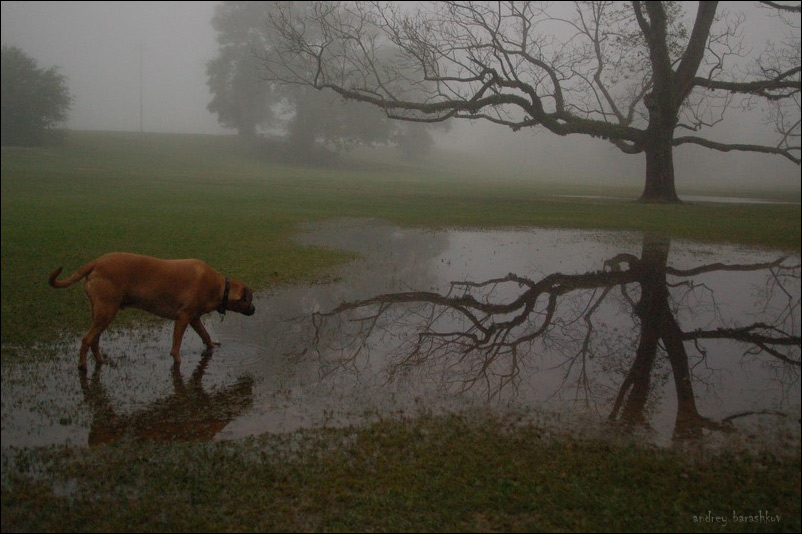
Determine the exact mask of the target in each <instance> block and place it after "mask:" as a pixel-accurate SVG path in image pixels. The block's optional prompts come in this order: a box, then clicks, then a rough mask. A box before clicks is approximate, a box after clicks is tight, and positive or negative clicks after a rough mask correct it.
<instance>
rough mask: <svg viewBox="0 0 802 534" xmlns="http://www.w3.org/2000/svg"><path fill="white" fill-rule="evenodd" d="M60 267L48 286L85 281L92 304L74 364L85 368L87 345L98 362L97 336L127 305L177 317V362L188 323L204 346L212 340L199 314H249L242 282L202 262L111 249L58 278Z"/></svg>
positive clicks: (250, 294) (250, 296)
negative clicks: (79, 352) (79, 353)
mask: <svg viewBox="0 0 802 534" xmlns="http://www.w3.org/2000/svg"><path fill="white" fill-rule="evenodd" d="M59 274H61V267H59V268H58V269H56V270H55V271H53V273H52V274H51V275H50V285H51V286H53V287H56V288H61V287H67V286H69V285H71V284H74V283H75V282H77V281H78V280H81V279H83V284H84V291H86V296H87V297H89V303H90V304H91V305H92V326H91V328H90V329H89V332H87V333H86V335H85V336H84V337H83V338H82V339H81V355H80V359H79V361H78V366H79V367H80V368H82V369H86V353H87V351H88V350H89V348H90V347H91V349H92V355H93V356H94V357H95V361H96V362H97V363H102V362H103V356H102V355H101V353H100V345H99V342H100V334H102V333H103V331H104V330H105V329H106V328H107V327H108V326H109V324H111V321H112V320H113V319H114V316H115V315H117V310H119V309H121V308H126V307H131V308H139V309H141V310H145V311H148V312H150V313H153V314H156V315H158V316H160V317H164V318H166V319H173V320H175V330H174V331H173V348H172V350H171V351H170V354H172V356H173V359H174V360H175V364H176V365H178V364H180V363H181V354H180V350H181V340H182V339H183V337H184V332H185V331H186V329H187V325H191V326H192V328H193V329H194V330H195V332H197V333H198V335H199V336H200V337H201V339H202V340H203V342H204V343H205V344H206V347H207V348H209V349H211V348H212V347H214V346H216V345H219V343H215V342H214V341H212V338H211V337H210V336H209V333H208V332H207V331H206V328H204V327H203V324H202V323H201V316H202V315H204V314H206V313H209V312H211V311H214V310H217V311H218V312H220V313H225V312H226V310H231V311H235V312H239V313H242V314H244V315H253V313H254V311H255V309H254V307H253V302H252V300H253V292H252V291H251V290H250V289H249V288H248V287H247V286H245V285H244V284H242V283H241V282H237V281H236V280H229V279H228V278H226V277H225V276H223V275H222V274H220V273H218V272H217V271H215V270H214V269H212V268H211V267H209V266H208V265H206V264H205V263H204V262H202V261H200V260H160V259H158V258H152V257H150V256H141V255H139V254H129V253H126V252H113V253H111V254H106V255H104V256H101V257H99V258H98V259H96V260H94V261H90V262H89V263H87V264H86V265H84V266H83V267H81V268H80V269H78V270H77V271H75V272H74V273H73V274H72V275H70V276H69V277H68V278H66V279H64V280H62V281H58V280H56V278H58V275H59Z"/></svg>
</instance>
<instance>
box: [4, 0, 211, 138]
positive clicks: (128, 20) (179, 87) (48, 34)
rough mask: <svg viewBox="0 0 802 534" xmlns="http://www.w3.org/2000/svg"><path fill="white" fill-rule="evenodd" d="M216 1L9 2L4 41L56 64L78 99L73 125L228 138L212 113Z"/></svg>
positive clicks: (41, 62) (41, 61)
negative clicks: (209, 73) (209, 65)
mask: <svg viewBox="0 0 802 534" xmlns="http://www.w3.org/2000/svg"><path fill="white" fill-rule="evenodd" d="M216 4H217V2H6V1H4V2H2V4H1V5H2V19H0V21H1V22H2V41H3V44H4V45H14V46H17V47H19V48H20V49H22V51H23V52H25V53H26V54H27V55H29V56H31V57H33V58H34V59H35V60H36V61H37V62H38V63H39V66H40V67H44V68H49V67H52V66H57V67H58V68H59V72H61V74H63V75H65V76H66V77H67V78H68V83H69V88H70V91H71V92H72V94H73V95H74V96H75V102H74V105H73V108H72V109H71V111H70V119H69V122H68V127H70V128H73V129H83V130H134V131H138V130H139V97H140V91H139V82H140V53H141V58H142V109H143V128H144V130H145V131H149V132H188V133H217V132H223V131H224V130H222V129H221V128H220V127H219V126H218V125H217V120H216V117H215V116H214V115H212V114H211V113H209V112H208V111H207V110H206V106H207V104H208V103H209V101H210V100H211V95H210V94H209V91H208V88H207V86H206V62H207V61H209V60H210V59H212V58H213V57H214V55H215V54H216V52H217V43H216V41H215V33H214V30H213V29H212V27H211V19H212V16H213V14H214V6H215V5H216Z"/></svg>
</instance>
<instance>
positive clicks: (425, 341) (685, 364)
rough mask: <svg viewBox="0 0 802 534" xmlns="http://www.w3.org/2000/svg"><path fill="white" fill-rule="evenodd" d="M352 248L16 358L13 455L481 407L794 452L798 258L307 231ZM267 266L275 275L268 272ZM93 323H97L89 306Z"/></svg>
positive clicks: (586, 242) (534, 234)
mask: <svg viewBox="0 0 802 534" xmlns="http://www.w3.org/2000/svg"><path fill="white" fill-rule="evenodd" d="M301 239H302V241H303V242H304V243H305V244H307V245H309V246H326V247H333V248H338V249H346V250H352V251H355V252H357V253H358V254H359V259H358V260H355V261H353V262H351V263H349V264H347V265H345V266H343V267H342V268H341V269H339V270H337V271H336V272H332V273H330V274H328V275H326V276H324V277H323V278H322V279H321V280H320V281H319V283H316V284H312V285H308V286H298V287H288V288H279V289H274V290H271V291H269V292H267V293H264V294H262V295H259V296H258V300H257V301H256V303H255V304H256V310H257V312H256V314H255V315H254V316H253V317H244V316H238V315H236V314H228V315H226V317H225V319H224V320H223V321H221V320H220V316H219V315H218V314H216V313H214V314H210V315H209V316H207V317H206V318H205V319H204V323H205V324H206V326H207V329H208V330H209V331H210V333H211V334H212V337H213V338H214V339H216V340H217V341H220V342H222V345H221V347H219V348H218V349H216V350H215V351H214V352H211V353H208V352H207V353H204V351H203V346H202V343H201V342H200V340H199V339H198V338H197V336H195V335H194V333H193V332H191V331H188V332H187V334H186V337H185V341H184V344H183V347H182V352H183V363H182V365H181V368H180V369H179V370H176V369H173V366H172V358H171V357H170V356H169V348H170V344H171V340H170V336H171V330H172V327H171V325H170V324H166V323H165V324H164V326H161V327H157V328H148V329H140V330H137V331H135V332H131V331H124V330H119V329H118V330H115V329H114V326H113V325H112V328H111V329H110V330H109V332H108V333H107V334H104V337H103V338H102V339H101V346H102V348H103V350H104V352H105V353H106V354H107V355H108V357H109V360H110V363H109V364H107V365H104V366H102V367H101V368H99V369H95V370H93V369H92V365H93V363H92V362H91V360H90V371H89V374H88V375H83V374H81V373H80V372H79V371H78V370H77V368H76V364H77V353H78V346H79V340H78V339H75V340H70V341H69V342H68V343H66V344H65V345H64V346H63V347H62V348H59V353H60V356H59V357H58V358H56V360H55V361H53V362H50V363H38V362H33V363H26V364H15V365H3V370H2V373H3V375H2V422H3V447H11V446H30V445H45V444H53V443H71V444H76V445H96V444H100V443H108V442H112V441H115V440H119V439H156V440H176V439H182V440H208V439H237V438H241V437H244V436H248V435H253V434H260V433H263V432H288V431H293V430H296V429H299V428H310V427H316V426H323V425H347V424H355V423H361V422H365V421H370V420H373V419H375V418H378V417H396V416H407V415H414V414H416V413H420V412H427V413H428V412H430V413H445V412H462V411H466V410H471V409H482V410H487V409H489V410H493V411H498V412H499V413H514V414H518V415H519V416H520V417H522V418H525V419H530V420H535V421H536V422H537V423H538V424H543V425H546V426H549V427H550V428H552V429H554V431H555V432H567V433H576V434H583V433H590V434H592V435H600V434H604V435H607V434H610V435H612V434H623V435H629V436H632V435H635V436H638V439H643V440H647V441H650V442H654V443H658V444H663V445H664V444H669V443H672V442H676V441H678V440H696V441H698V442H702V443H705V444H709V445H711V446H718V445H720V444H722V443H726V444H742V443H761V444H769V445H776V446H787V445H788V443H789V442H790V443H791V446H796V447H797V448H798V446H799V445H798V444H799V434H800V432H799V417H800V381H799V371H800V364H799V362H800V337H799V336H800V280H799V275H800V269H799V263H800V259H799V257H798V256H796V255H795V256H792V257H784V256H785V255H783V254H780V253H778V252H776V251H771V250H758V249H748V248H743V247H735V246H710V245H701V244H696V243H691V242H683V241H673V242H670V241H669V240H667V239H664V238H661V237H659V236H651V235H647V236H644V235H641V234H638V233H602V232H580V231H565V230H543V229H520V230H505V231H479V230H477V231H465V230H459V231H457V230H449V231H426V230H415V229H402V228H398V227H395V226H393V225H390V224H386V223H383V222H380V221H364V220H353V221H337V222H332V223H328V224H326V225H322V226H317V227H313V228H312V227H310V228H309V229H308V232H307V233H305V234H304V235H303V236H302V238H301ZM267 268H269V266H268V267H267ZM87 321H88V318H87Z"/></svg>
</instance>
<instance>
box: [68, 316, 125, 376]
mask: <svg viewBox="0 0 802 534" xmlns="http://www.w3.org/2000/svg"><path fill="white" fill-rule="evenodd" d="M116 312H117V310H116V309H114V310H112V312H111V313H109V312H108V311H102V312H100V313H98V312H97V311H96V310H94V313H93V318H92V326H91V327H90V328H89V332H87V333H86V335H85V336H84V337H83V338H81V353H80V358H79V360H78V367H80V368H81V369H86V354H87V352H89V349H90V348H91V349H92V356H94V357H95V363H97V364H101V363H103V361H104V359H103V354H101V352H100V334H102V333H103V331H104V330H106V328H108V326H109V325H110V324H111V321H112V320H113V319H114V316H115V315H116Z"/></svg>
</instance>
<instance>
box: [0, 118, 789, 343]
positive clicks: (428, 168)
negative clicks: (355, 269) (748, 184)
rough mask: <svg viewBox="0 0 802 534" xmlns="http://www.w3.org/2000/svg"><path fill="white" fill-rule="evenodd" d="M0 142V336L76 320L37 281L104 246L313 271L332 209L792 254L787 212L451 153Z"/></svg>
mask: <svg viewBox="0 0 802 534" xmlns="http://www.w3.org/2000/svg"><path fill="white" fill-rule="evenodd" d="M2 150H3V152H2V273H3V274H2V332H3V344H4V345H6V344H18V343H29V342H33V341H42V340H48V339H52V338H53V335H54V334H57V333H59V332H61V331H63V330H64V329H65V328H66V329H67V330H69V331H71V332H74V331H76V330H79V329H81V328H84V327H85V322H86V317H85V312H86V309H85V304H84V302H83V299H84V296H83V295H82V294H81V292H80V291H69V292H63V293H61V294H59V295H58V298H54V293H53V290H52V289H51V288H50V287H49V286H48V285H47V283H46V280H47V276H48V274H49V273H50V272H51V271H52V270H53V269H55V268H56V267H59V266H64V269H65V271H71V270H72V269H75V268H77V267H78V266H80V265H81V264H83V263H84V262H86V261H88V260H90V259H92V258H95V257H97V256H99V255H100V254H103V253H105V252H110V251H114V250H125V251H132V252H139V253H143V254H150V255H154V256H160V257H166V258H179V257H198V258H201V259H203V260H205V261H207V262H208V263H209V264H211V265H212V266H214V267H215V268H217V269H218V270H220V271H222V272H226V273H228V274H230V275H231V276H234V277H236V278H239V279H241V280H244V281H246V282H247V283H249V284H250V285H251V286H253V287H255V288H262V289H264V288H267V287H269V286H271V285H274V284H287V283H296V282H301V281H304V280H310V279H312V278H313V277H315V276H316V275H318V274H319V273H320V272H321V270H323V269H325V268H327V267H329V266H331V265H333V264H335V263H337V262H340V261H342V260H343V259H344V255H343V254H342V253H338V252H337V251H332V250H321V249H311V248H305V247H301V246H299V245H298V244H296V243H295V242H294V241H293V236H294V235H296V234H297V233H298V232H299V229H300V227H301V225H302V224H303V223H305V222H310V221H317V220H321V219H327V218H333V217H377V218H382V219H387V220H390V221H393V222H395V223H398V224H402V225H422V226H430V227H444V226H471V227H490V226H540V227H561V228H599V229H621V230H643V231H661V232H665V233H667V234H670V235H671V236H673V237H677V238H689V239H696V240H701V241H713V242H722V241H730V242H733V241H734V242H739V243H744V244H747V245H760V246H771V247H778V248H783V249H789V250H799V247H800V209H799V206H779V205H755V204H743V205H727V204H699V203H696V204H684V205H678V206H655V205H643V204H640V203H637V202H634V201H621V200H588V199H585V200H583V199H577V198H571V199H567V198H560V197H556V196H554V195H555V194H559V193H567V192H573V193H575V194H588V195H593V194H598V193H599V192H601V191H602V188H601V187H599V186H592V185H590V186H588V187H586V188H583V189H578V188H577V186H574V189H569V187H568V186H565V185H562V186H561V185H559V184H558V185H554V184H553V183H552V184H551V185H549V186H545V185H544V184H543V182H542V181H540V180H539V178H540V177H538V176H536V175H534V176H533V177H532V179H531V181H522V180H521V179H520V178H514V179H513V178H505V176H504V175H503V174H502V171H499V170H496V171H495V172H496V173H498V174H496V175H493V172H494V171H493V168H492V167H490V166H483V165H475V166H473V167H472V170H471V171H466V170H465V168H471V166H470V165H468V166H467V167H463V166H458V165H457V164H456V163H454V162H453V161H452V162H451V163H449V164H442V165H435V164H431V163H430V164H417V165H412V164H406V163H403V162H402V161H400V160H399V159H398V156H397V155H395V154H394V153H389V154H388V153H383V154H381V156H380V157H377V156H371V157H362V158H361V159H352V160H350V161H346V162H343V164H342V165H340V166H339V167H337V168H334V169H324V168H320V167H303V166H288V165H278V164H274V163H270V162H268V161H265V160H263V159H260V158H259V157H258V156H257V154H256V153H255V152H254V151H253V150H252V149H251V148H250V147H249V146H248V145H246V144H244V143H242V142H241V141H240V140H239V139H237V138H235V137H226V136H191V135H155V134H152V135H145V136H140V135H137V134H124V133H88V132H84V133H73V134H71V135H70V136H69V138H68V143H67V144H66V145H65V146H61V147H50V148H35V149H19V148H3V149H2ZM549 179H552V180H553V177H549ZM606 190H607V191H608V192H610V188H606ZM612 191H613V192H614V193H615V194H616V195H622V194H623V195H628V196H630V197H631V198H633V199H635V198H637V196H638V193H639V191H638V190H637V189H614V190H612Z"/></svg>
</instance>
